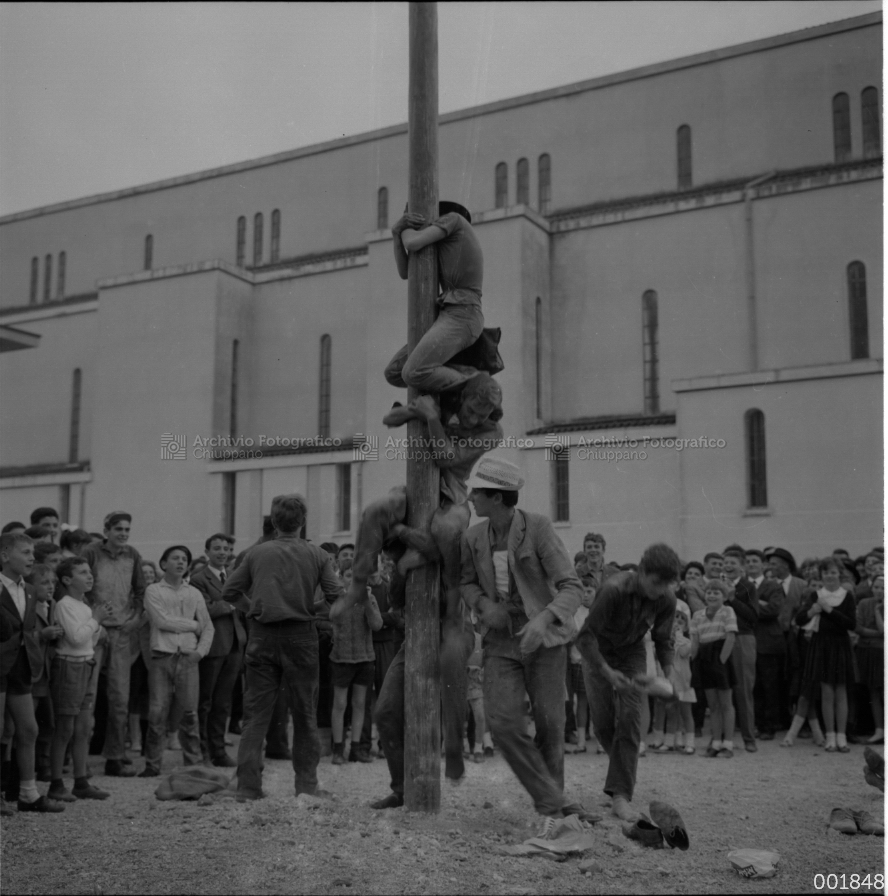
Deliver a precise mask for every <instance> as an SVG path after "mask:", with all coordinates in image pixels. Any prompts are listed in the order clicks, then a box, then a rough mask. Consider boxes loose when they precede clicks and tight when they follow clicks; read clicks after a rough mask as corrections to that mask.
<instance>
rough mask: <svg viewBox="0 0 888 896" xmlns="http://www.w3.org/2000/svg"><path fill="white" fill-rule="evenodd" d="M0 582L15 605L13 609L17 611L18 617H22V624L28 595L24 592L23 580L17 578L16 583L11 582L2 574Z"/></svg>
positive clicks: (0, 574)
mask: <svg viewBox="0 0 888 896" xmlns="http://www.w3.org/2000/svg"><path fill="white" fill-rule="evenodd" d="M0 582H2V583H3V587H4V588H6V590H7V591H8V592H9V596H10V597H11V598H12V602H13V603H14V604H15V608H16V609H17V610H18V611H19V616H21V617H22V621H23V622H24V619H25V608H26V607H27V604H28V593H27V591H25V580H24V579H23V578H19V580H18V581H17V582H13V580H12V579H8V578H7V577H6V576H5V575H3V573H0Z"/></svg>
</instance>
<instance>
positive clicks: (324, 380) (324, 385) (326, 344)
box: [318, 333, 331, 438]
mask: <svg viewBox="0 0 888 896" xmlns="http://www.w3.org/2000/svg"><path fill="white" fill-rule="evenodd" d="M330 354H331V344H330V337H329V336H328V335H327V334H326V333H325V334H324V335H323V336H321V370H320V377H319V388H318V435H319V436H321V437H322V438H327V437H328V436H329V435H330Z"/></svg>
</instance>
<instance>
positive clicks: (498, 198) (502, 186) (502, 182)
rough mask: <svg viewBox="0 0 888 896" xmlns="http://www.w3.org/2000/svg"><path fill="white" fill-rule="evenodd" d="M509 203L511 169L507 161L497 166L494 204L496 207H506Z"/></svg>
mask: <svg viewBox="0 0 888 896" xmlns="http://www.w3.org/2000/svg"><path fill="white" fill-rule="evenodd" d="M508 203H509V169H508V168H507V167H506V163H505V162H500V163H499V165H497V166H496V195H495V196H494V204H495V206H496V208H505V207H506V206H507V205H508Z"/></svg>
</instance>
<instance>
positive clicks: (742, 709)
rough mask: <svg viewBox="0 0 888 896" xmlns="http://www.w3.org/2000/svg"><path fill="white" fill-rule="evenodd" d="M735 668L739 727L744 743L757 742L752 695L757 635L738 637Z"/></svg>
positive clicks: (734, 655)
mask: <svg viewBox="0 0 888 896" xmlns="http://www.w3.org/2000/svg"><path fill="white" fill-rule="evenodd" d="M731 664H732V665H733V667H734V678H735V679H736V681H737V683H736V684H735V685H734V706H735V708H736V710H737V725H738V727H739V728H740V734H741V735H742V736H743V741H744V743H749V742H750V741H754V740H755V704H754V703H753V699H752V695H753V691H754V688H755V635H754V634H749V635H737V637H736V638H735V640H734V649H733V650H732V651H731Z"/></svg>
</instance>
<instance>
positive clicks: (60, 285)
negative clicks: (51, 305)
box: [56, 252, 68, 299]
mask: <svg viewBox="0 0 888 896" xmlns="http://www.w3.org/2000/svg"><path fill="white" fill-rule="evenodd" d="M67 261H68V256H67V255H66V254H65V253H64V252H59V270H58V273H57V274H56V298H57V299H64V298H65V265H66V263H67Z"/></svg>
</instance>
